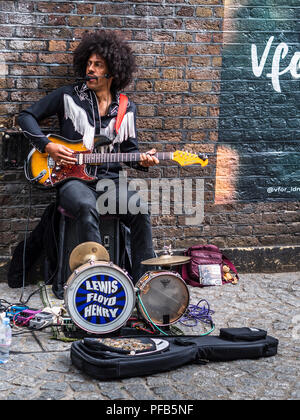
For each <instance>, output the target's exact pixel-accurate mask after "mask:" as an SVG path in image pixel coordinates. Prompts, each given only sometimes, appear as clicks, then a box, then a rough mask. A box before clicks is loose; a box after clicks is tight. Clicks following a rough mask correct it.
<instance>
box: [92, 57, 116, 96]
mask: <svg viewBox="0 0 300 420" xmlns="http://www.w3.org/2000/svg"><path fill="white" fill-rule="evenodd" d="M108 73H109V71H108V67H107V64H106V61H105V60H104V58H102V57H100V55H98V54H92V55H91V56H90V58H89V59H88V61H87V65H86V75H87V76H97V77H98V79H92V80H88V81H87V82H86V83H87V86H88V88H89V89H92V90H95V91H97V90H100V89H103V87H105V86H107V84H108V81H109V80H111V79H106V78H105V77H104V75H105V74H108Z"/></svg>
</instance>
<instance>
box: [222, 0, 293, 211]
mask: <svg viewBox="0 0 300 420" xmlns="http://www.w3.org/2000/svg"><path fill="white" fill-rule="evenodd" d="M299 17H300V8H299V0H285V1H284V0H245V1H241V0H236V1H235V0H225V16H224V41H223V58H222V74H221V94H220V120H219V143H218V152H217V169H216V191H215V202H216V203H226V202H232V201H241V202H242V201H281V200H282V201H295V200H298V199H299V198H300V164H299V162H300V143H299V140H300V118H299V110H300V109H299V108H300V42H299V41H300V32H299Z"/></svg>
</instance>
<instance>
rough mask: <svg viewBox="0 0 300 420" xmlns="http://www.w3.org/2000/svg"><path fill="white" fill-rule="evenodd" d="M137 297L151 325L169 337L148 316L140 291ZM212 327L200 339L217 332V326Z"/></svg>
mask: <svg viewBox="0 0 300 420" xmlns="http://www.w3.org/2000/svg"><path fill="white" fill-rule="evenodd" d="M137 297H138V300H139V301H140V304H141V305H142V308H143V310H144V312H145V314H146V316H147V318H148V319H149V321H150V322H151V324H152V325H153V326H154V327H155V328H156V329H157V330H158V331H160V332H161V333H163V334H164V335H168V334H166V333H165V332H164V331H162V330H161V329H160V328H159V327H158V326H157V325H156V324H155V323H154V322H153V321H152V319H151V318H150V316H149V314H148V312H147V310H146V308H145V306H144V304H143V302H142V299H141V297H140V291H139V290H138V291H137ZM211 325H212V328H211V330H210V331H208V332H206V333H204V334H200V337H202V336H205V335H209V334H210V333H212V332H213V331H214V330H215V324H213V323H212V324H211Z"/></svg>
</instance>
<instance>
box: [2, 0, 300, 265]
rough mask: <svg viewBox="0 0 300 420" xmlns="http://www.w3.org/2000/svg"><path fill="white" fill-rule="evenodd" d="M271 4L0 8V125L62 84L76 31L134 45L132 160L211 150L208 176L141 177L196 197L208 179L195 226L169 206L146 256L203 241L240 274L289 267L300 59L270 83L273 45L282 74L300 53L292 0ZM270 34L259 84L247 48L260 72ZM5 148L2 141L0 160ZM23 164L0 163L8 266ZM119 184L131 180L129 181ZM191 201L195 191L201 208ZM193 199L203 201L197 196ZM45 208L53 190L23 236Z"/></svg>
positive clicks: (171, 168)
mask: <svg viewBox="0 0 300 420" xmlns="http://www.w3.org/2000/svg"><path fill="white" fill-rule="evenodd" d="M273 3H274V4H273ZM273 3H272V2H270V1H263V0H260V1H258V0H248V1H247V0H246V1H242V0H230V1H229V0H225V1H224V0H186V1H183V0H163V1H156V0H151V1H144V0H138V1H135V2H131V1H126V2H125V1H123V0H119V1H85V2H82V1H72V2H65V1H36V0H31V1H30V0H28V1H27V0H22V1H0V12H1V14H0V47H1V50H0V51H1V52H0V98H1V104H0V124H2V125H3V126H4V127H5V128H9V129H11V130H12V131H15V130H17V129H18V127H15V126H14V122H15V116H16V115H17V114H18V113H19V112H20V110H21V109H23V108H25V107H27V106H29V105H30V104H31V103H32V102H33V101H35V100H37V99H39V98H41V97H42V96H44V95H45V94H46V93H48V92H50V91H52V90H53V89H55V88H57V87H59V86H61V85H64V84H65V83H68V81H69V80H70V79H68V76H70V75H72V66H71V62H72V51H73V50H74V48H75V47H76V45H77V43H78V42H79V40H80V38H81V36H82V34H83V32H84V31H86V30H95V29H97V28H106V29H110V30H115V31H118V32H119V33H120V34H121V35H122V36H123V37H124V38H125V39H126V40H128V42H129V43H130V45H131V47H132V49H133V50H134V52H135V54H136V57H137V63H138V65H139V70H138V72H137V74H136V78H135V80H134V82H133V83H132V85H131V86H129V87H128V90H127V93H128V95H129V96H130V98H131V99H132V100H134V101H135V103H136V105H137V108H138V121H137V124H138V128H139V139H140V148H141V150H147V149H148V148H149V147H150V146H151V147H152V146H153V147H156V148H157V149H158V150H160V151H165V150H166V151H168V150H175V149H183V148H185V149H188V150H193V151H195V152H201V151H204V152H207V153H209V165H208V166H207V167H205V168H201V167H199V166H191V167H185V168H180V167H178V166H177V164H175V163H174V162H173V163H169V164H167V163H165V164H162V165H160V166H159V167H156V168H153V169H151V171H150V174H149V176H147V177H146V181H147V182H148V185H150V183H151V179H150V178H153V179H158V178H164V179H165V178H168V179H169V180H170V181H171V180H173V179H181V180H182V182H183V180H184V179H189V180H193V182H194V183H193V189H194V190H195V188H196V186H195V185H196V184H195V181H196V179H199V180H200V179H201V180H204V196H203V199H204V204H205V206H204V219H203V220H201V222H199V223H198V224H196V225H194V224H191V223H189V222H188V221H187V219H186V217H185V216H184V215H180V214H177V213H176V212H174V209H173V206H171V211H170V214H160V215H154V216H153V235H154V243H155V248H156V249H157V250H161V249H162V247H163V245H164V244H166V245H168V244H169V243H171V244H172V246H173V248H174V249H176V250H177V251H178V252H179V251H182V250H183V249H185V248H186V247H188V246H191V245H194V244H196V243H202V244H205V243H212V244H215V245H218V246H220V247H221V248H222V249H227V250H228V252H229V254H230V255H232V256H234V258H235V262H236V263H237V265H238V267H239V268H240V270H248V271H255V270H257V269H258V268H259V269H262V268H264V269H266V270H268V271H272V270H273V271H275V270H283V269H286V270H293V269H295V267H296V262H297V258H296V256H295V255H297V250H298V248H297V247H296V245H297V244H298V243H299V195H300V188H299V189H298V187H300V182H299V169H298V168H299V166H298V168H297V161H296V160H295V156H297V155H296V153H299V149H297V147H298V146H297V143H296V141H297V140H299V119H297V110H298V108H299V105H298V104H299V80H298V79H297V74H296V73H297V71H298V70H297V55H296V58H294V61H293V63H294V64H295V70H292V72H291V71H287V72H286V73H284V74H282V75H281V76H280V83H281V84H280V88H281V91H280V92H278V91H276V90H275V89H274V86H273V84H272V82H273V79H272V80H271V78H269V77H267V73H268V72H270V71H272V57H273V55H274V53H275V49H276V47H277V46H278V45H279V43H280V42H284V43H285V44H286V45H287V47H288V49H289V51H288V54H287V57H286V59H287V61H284V62H281V63H280V68H279V70H280V71H282V69H284V68H286V67H287V66H288V65H289V63H290V62H291V61H292V58H293V55H294V54H295V53H297V51H299V47H298V42H299V39H298V38H297V37H298V36H299V34H298V35H297V29H296V24H297V11H298V10H299V8H297V4H296V3H297V2H296V1H295V0H287V1H285V2H283V1H281V0H276V1H275V0H274V2H273ZM275 6H276V7H275ZM298 17H299V16H298ZM271 36H274V41H273V44H272V45H271V47H270V54H269V55H268V57H267V59H266V63H265V67H264V69H263V71H262V72H261V75H260V76H259V77H258V76H256V75H254V73H253V67H252V66H253V56H251V46H252V44H255V45H256V48H257V59H258V64H261V56H262V54H263V52H264V49H265V47H266V44H267V41H268V39H269V38H270V37H271ZM298 54H299V52H298ZM254 70H257V69H255V68H254ZM274 79H275V76H274ZM275 87H276V86H275ZM43 127H44V129H45V131H46V132H49V131H50V130H51V131H53V129H54V128H55V121H54V120H49V121H46V122H45V123H44V125H43ZM6 134H7V133H6ZM8 135H10V133H8ZM8 140H9V139H8V138H6V139H5V138H3V139H2V148H3V149H4V148H7V141H8ZM20 141H21V140H20ZM5 142H6V143H5ZM24 147H25V146H24ZM17 149H18V150H19V148H17ZM5 150H6V149H5ZM20 150H21V148H20ZM20 150H19V153H21V152H20ZM273 158H274V159H275V160H274V161H273ZM12 161H14V162H12ZM274 162H275V167H274V164H273V163H274ZM21 163H22V158H21V157H20V156H19V157H18V158H14V157H12V158H11V157H10V159H8V160H7V156H6V161H4V160H3V159H2V162H1V173H0V203H1V209H0V257H1V259H2V260H1V261H2V265H3V266H5V263H6V261H7V260H8V259H9V257H10V256H11V253H12V251H13V249H14V247H15V245H16V244H17V243H18V242H19V241H20V240H22V239H23V236H24V230H25V226H26V217H27V210H28V209H27V206H28V184H27V183H26V181H25V179H24V176H23V170H22V168H21V166H22V164H21ZM13 165H15V166H16V167H15V168H14V167H13ZM128 176H129V177H133V178H135V177H137V176H139V177H140V174H137V173H135V172H134V171H132V172H128ZM268 188H269V193H268V192H267V191H268ZM270 188H273V192H272V193H271V192H270V191H271V190H270ZM276 188H277V190H276ZM280 188H281V190H280ZM282 188H289V189H290V191H287V190H285V191H282ZM292 189H293V190H292ZM198 192H199V191H198ZM195 195H197V191H194V198H195V200H196V199H197V197H195ZM198 198H199V199H200V200H201V199H202V196H201V195H200V192H199V197H198ZM53 199H54V194H53V193H52V192H40V191H38V190H36V189H34V190H33V191H32V202H33V206H32V210H31V217H30V223H29V228H30V229H32V228H33V227H34V226H35V224H36V223H37V222H38V220H39V217H40V216H41V214H42V212H43V210H44V208H45V206H46V205H47V204H48V203H49V202H50V201H51V200H53ZM249 247H250V248H249ZM246 248H247V252H246ZM242 249H244V252H242V253H237V250H242ZM249 249H250V250H253V251H255V252H256V254H254V253H252V252H249ZM264 250H268V252H269V254H268V264H262V265H264V267H262V265H260V264H261V263H262V261H263V258H264V257H263V256H264V255H266V254H265V253H264ZM272 250H276V252H273V251H272ZM257 252H259V254H257ZM261 252H262V253H261ZM283 252H284V258H283V257H282V256H283ZM275 261H277V263H275Z"/></svg>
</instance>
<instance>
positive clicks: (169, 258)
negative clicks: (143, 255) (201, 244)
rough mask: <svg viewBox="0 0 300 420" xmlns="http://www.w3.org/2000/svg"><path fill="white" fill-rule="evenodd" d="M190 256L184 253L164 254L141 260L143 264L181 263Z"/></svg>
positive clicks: (185, 261) (188, 259)
mask: <svg viewBox="0 0 300 420" xmlns="http://www.w3.org/2000/svg"><path fill="white" fill-rule="evenodd" d="M190 259H191V257H185V256H184V255H169V254H164V255H161V256H160V257H157V258H150V259H149V260H145V261H142V264H144V265H169V266H170V265H181V264H185V263H187V262H188V261H190Z"/></svg>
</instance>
